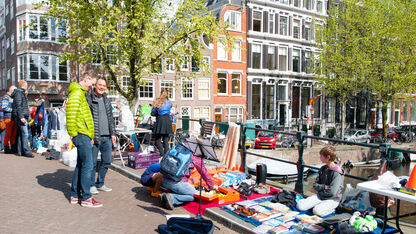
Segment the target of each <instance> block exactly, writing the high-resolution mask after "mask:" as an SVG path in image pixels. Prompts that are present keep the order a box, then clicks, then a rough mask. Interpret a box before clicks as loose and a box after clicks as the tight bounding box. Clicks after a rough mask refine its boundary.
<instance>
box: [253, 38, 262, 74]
mask: <svg viewBox="0 0 416 234" xmlns="http://www.w3.org/2000/svg"><path fill="white" fill-rule="evenodd" d="M252 47H253V48H252V50H253V52H252V61H253V66H252V67H253V68H255V69H260V68H261V67H260V64H261V45H259V44H253V46H252Z"/></svg>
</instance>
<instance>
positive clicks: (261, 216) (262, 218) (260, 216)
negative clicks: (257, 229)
mask: <svg viewBox="0 0 416 234" xmlns="http://www.w3.org/2000/svg"><path fill="white" fill-rule="evenodd" d="M280 215H281V214H279V213H257V214H255V215H253V216H252V217H253V218H254V219H256V220H258V221H260V222H264V221H266V220H269V219H272V218H276V217H279V216H280Z"/></svg>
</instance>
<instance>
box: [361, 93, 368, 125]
mask: <svg viewBox="0 0 416 234" xmlns="http://www.w3.org/2000/svg"><path fill="white" fill-rule="evenodd" d="M366 107H367V103H366V102H365V99H361V112H360V113H361V114H360V124H362V123H365V112H366Z"/></svg>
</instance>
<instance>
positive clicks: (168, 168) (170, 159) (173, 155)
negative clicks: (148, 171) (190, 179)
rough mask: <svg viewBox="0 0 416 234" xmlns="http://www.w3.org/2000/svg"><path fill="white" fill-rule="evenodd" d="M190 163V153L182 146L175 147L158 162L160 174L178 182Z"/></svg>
mask: <svg viewBox="0 0 416 234" xmlns="http://www.w3.org/2000/svg"><path fill="white" fill-rule="evenodd" d="M191 163H192V151H191V150H190V149H189V148H188V147H186V146H185V145H183V144H181V143H180V144H177V145H175V148H173V149H171V150H169V152H167V153H166V154H165V155H164V156H163V158H162V160H161V161H160V172H161V173H162V174H163V175H164V176H166V177H168V178H169V179H171V180H173V181H180V180H182V178H183V177H184V176H185V175H186V173H187V172H188V168H189V165H191Z"/></svg>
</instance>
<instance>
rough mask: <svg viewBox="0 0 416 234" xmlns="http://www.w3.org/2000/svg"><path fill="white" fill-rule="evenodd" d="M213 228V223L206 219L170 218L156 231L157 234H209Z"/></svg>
mask: <svg viewBox="0 0 416 234" xmlns="http://www.w3.org/2000/svg"><path fill="white" fill-rule="evenodd" d="M214 228H215V226H214V223H213V222H212V221H211V220H208V219H202V218H201V219H196V218H179V217H172V218H170V219H169V220H168V222H167V224H161V225H159V226H158V228H157V229H158V232H159V233H166V234H182V233H183V234H191V233H194V234H211V233H213V232H214Z"/></svg>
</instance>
